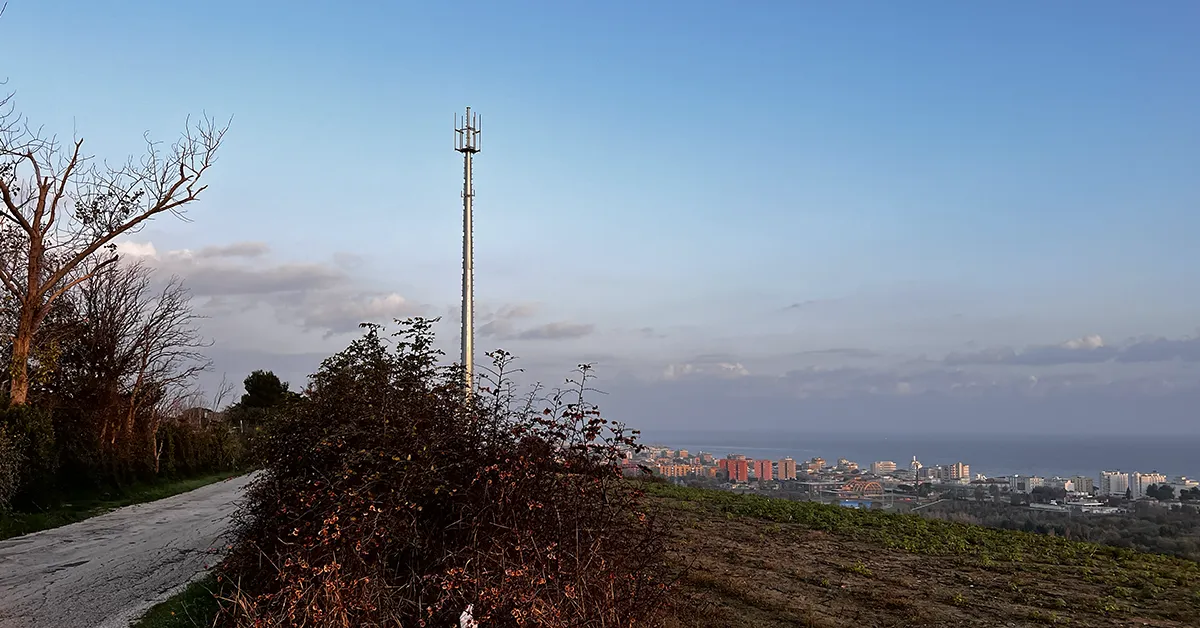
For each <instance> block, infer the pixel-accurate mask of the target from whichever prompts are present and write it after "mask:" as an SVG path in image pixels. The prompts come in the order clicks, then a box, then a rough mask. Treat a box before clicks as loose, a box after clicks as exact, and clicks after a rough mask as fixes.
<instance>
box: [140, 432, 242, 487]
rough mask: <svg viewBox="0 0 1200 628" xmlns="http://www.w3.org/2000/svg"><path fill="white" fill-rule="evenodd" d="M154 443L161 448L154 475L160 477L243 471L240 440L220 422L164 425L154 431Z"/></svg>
mask: <svg viewBox="0 0 1200 628" xmlns="http://www.w3.org/2000/svg"><path fill="white" fill-rule="evenodd" d="M158 442H159V444H160V445H161V447H162V451H161V453H159V467H158V473H159V474H160V475H162V476H163V477H191V476H195V475H199V474H202V473H212V472H214V471H235V470H239V469H242V468H245V463H246V458H247V455H246V451H245V445H244V439H243V437H242V435H241V433H240V432H239V431H238V430H237V429H236V428H234V427H232V426H230V425H229V424H227V423H226V422H224V421H216V422H213V423H210V424H208V425H205V426H198V425H194V424H191V423H185V422H182V421H168V422H164V423H163V424H162V425H160V426H159V428H158Z"/></svg>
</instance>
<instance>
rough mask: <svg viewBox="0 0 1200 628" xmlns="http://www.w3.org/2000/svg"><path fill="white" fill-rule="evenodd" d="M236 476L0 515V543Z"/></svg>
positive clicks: (169, 484)
mask: <svg viewBox="0 0 1200 628" xmlns="http://www.w3.org/2000/svg"><path fill="white" fill-rule="evenodd" d="M238 475H241V473H240V472H229V471H226V472H223V473H212V474H209V475H202V476H198V477H194V478H188V479H184V480H170V481H165V482H156V483H153V484H142V485H137V486H132V487H129V488H127V489H125V490H123V491H121V492H120V493H110V494H101V495H92V496H86V497H83V498H81V499H74V500H72V501H71V503H68V504H63V505H62V506H59V507H57V508H51V509H48V510H44V511H41V512H11V513H8V514H4V515H0V540H4V539H9V538H12V537H14V536H21V535H22V534H30V533H32V532H38V531H40V530H49V529H51V528H57V527H60V526H65V525H68V524H71V523H75V522H77V521H83V520H84V519H90V518H92V517H95V516H97V515H102V514H104V513H106V512H109V511H110V510H115V509H117V508H121V507H123V506H131V505H133V504H144V503H146V502H152V501H156V500H159V499H163V498H165V497H171V496H174V495H178V494H180V493H186V492H188V491H191V490H195V489H198V488H200V487H202V486H207V485H209V484H213V483H215V482H220V481H221V480H227V479H229V478H232V477H236V476H238Z"/></svg>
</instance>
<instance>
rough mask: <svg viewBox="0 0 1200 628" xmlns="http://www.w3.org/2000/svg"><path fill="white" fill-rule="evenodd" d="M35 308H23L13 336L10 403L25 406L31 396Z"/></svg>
mask: <svg viewBox="0 0 1200 628" xmlns="http://www.w3.org/2000/svg"><path fill="white" fill-rule="evenodd" d="M32 309H33V308H29V307H25V308H22V312H21V318H20V320H19V321H17V335H16V336H15V337H14V338H13V351H12V362H10V363H9V368H11V369H12V370H11V372H10V373H9V374H10V375H11V376H12V385H11V387H10V388H9V393H8V399H9V404H10V405H13V406H23V405H25V403H26V401H27V400H28V398H29V352H30V351H31V350H32V348H33V332H34V329H35V325H34V320H33V314H34V313H33V312H32Z"/></svg>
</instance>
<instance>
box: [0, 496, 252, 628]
mask: <svg viewBox="0 0 1200 628" xmlns="http://www.w3.org/2000/svg"><path fill="white" fill-rule="evenodd" d="M250 479H251V476H242V477H239V478H235V479H232V480H227V481H224V482H217V483H216V484H210V485H208V486H205V487H202V488H198V489H196V490H194V491H191V492H189V493H183V494H181V495H176V496H174V497H168V498H166V499H162V500H159V501H156V502H151V503H148V504H138V505H136V506H128V507H125V508H121V509H119V510H114V511H112V512H110V513H107V514H104V515H101V516H99V517H94V518H92V519H88V520H86V521H80V522H79V523H73V524H71V525H69V526H64V527H61V528H55V529H53V530H45V531H43V532H37V533H35V534H29V535H26V536H20V537H17V538H13V539H9V540H7V541H0V626H3V627H4V628H76V627H78V628H126V627H127V626H128V625H129V622H130V620H132V619H135V618H137V617H138V616H140V615H141V614H142V613H143V612H145V611H146V609H148V608H149V607H150V606H152V605H154V604H157V603H158V602H160V601H162V600H163V599H165V598H166V597H168V596H170V595H173V594H174V593H175V591H177V590H179V589H180V588H182V586H183V585H185V584H187V583H188V582H190V581H191V580H192V579H193V578H195V577H196V576H197V575H198V574H199V573H200V572H202V571H204V569H205V565H212V564H213V563H215V562H216V561H217V559H218V558H219V557H218V556H217V555H216V553H217V552H219V551H220V548H221V547H222V544H223V542H224V539H222V538H221V537H222V535H223V534H224V532H225V530H226V526H227V524H228V522H229V516H230V515H231V514H232V513H233V511H234V509H235V508H236V507H237V502H238V500H239V499H240V497H241V495H242V492H243V489H244V488H245V486H246V484H247V483H248V482H249V481H250Z"/></svg>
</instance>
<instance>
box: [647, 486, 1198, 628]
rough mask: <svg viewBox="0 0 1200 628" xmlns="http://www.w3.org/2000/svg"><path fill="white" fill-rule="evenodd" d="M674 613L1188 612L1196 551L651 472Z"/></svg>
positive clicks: (1167, 618)
mask: <svg viewBox="0 0 1200 628" xmlns="http://www.w3.org/2000/svg"><path fill="white" fill-rule="evenodd" d="M648 493H649V495H650V496H651V497H652V498H653V499H654V500H656V504H657V505H659V506H661V507H663V508H664V509H665V510H667V511H670V512H673V513H674V516H673V517H671V518H670V520H671V522H672V523H673V525H672V529H673V530H674V531H675V534H674V535H673V537H672V539H671V543H670V548H671V556H672V561H673V563H674V564H675V565H676V566H678V567H680V568H682V569H684V570H685V576H684V579H683V581H682V582H681V583H680V585H679V586H678V588H677V591H676V594H677V595H678V596H681V600H682V603H681V604H680V605H679V608H678V613H677V619H676V621H675V622H674V625H679V626H714V627H715V626H727V625H735V624H736V625H755V626H796V625H805V626H825V627H832V626H863V625H877V626H910V625H924V626H947V627H949V626H1013V625H1021V626H1035V625H1044V624H1067V625H1073V626H1110V625H1124V624H1123V623H1122V622H1124V621H1129V620H1134V619H1136V620H1138V621H1139V622H1140V623H1144V624H1147V625H1156V626H1185V625H1195V624H1194V619H1195V618H1196V617H1197V616H1200V564H1198V563H1196V562H1195V561H1190V560H1184V559H1179V558H1175V557H1168V556H1162V555H1157V554H1148V553H1143V552H1138V551H1135V550H1131V549H1122V548H1116V547H1109V546H1103V545H1096V544H1091V543H1083V542H1077V541H1069V540H1066V539H1063V538H1056V537H1051V536H1046V535H1039V534H1031V533H1027V532H1021V531H1011V530H996V529H991V528H985V527H982V526H977V525H970V524H963V523H954V522H947V521H938V520H929V519H925V518H922V517H920V516H918V515H915V514H912V515H908V514H894V513H887V512H881V511H873V510H856V509H850V508H843V507H840V506H834V505H827V504H820V503H815V502H794V501H788V500H782V499H772V498H766V497H760V496H756V495H738V494H734V493H730V492H725V491H712V490H704V489H688V488H680V487H676V486H671V485H666V484H652V485H650V487H649V489H648Z"/></svg>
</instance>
